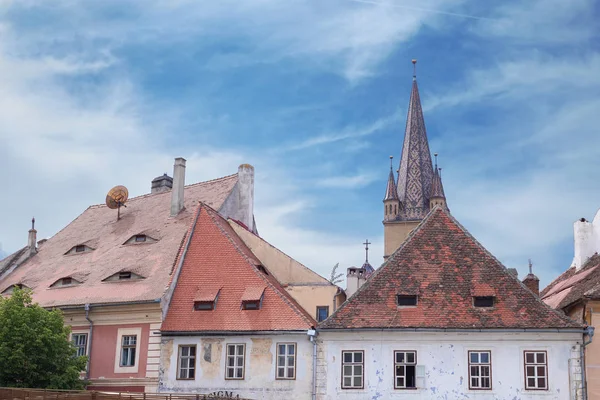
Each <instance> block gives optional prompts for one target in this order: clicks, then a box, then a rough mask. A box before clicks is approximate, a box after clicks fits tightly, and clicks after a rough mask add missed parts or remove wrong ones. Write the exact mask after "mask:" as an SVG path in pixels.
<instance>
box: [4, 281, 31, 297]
mask: <svg viewBox="0 0 600 400" xmlns="http://www.w3.org/2000/svg"><path fill="white" fill-rule="evenodd" d="M15 288H19V289H29V288H28V287H27V286H25V285H23V284H22V283H16V284H14V285H10V286H9V287H7V288H6V289H4V290H3V291H2V293H0V295H2V296H10V295H11V294H12V293H13V291H14V290H15Z"/></svg>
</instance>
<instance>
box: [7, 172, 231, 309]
mask: <svg viewBox="0 0 600 400" xmlns="http://www.w3.org/2000/svg"><path fill="white" fill-rule="evenodd" d="M236 183H237V174H234V175H230V176H226V177H223V178H219V179H215V180H211V181H207V182H200V183H196V184H192V185H188V186H186V187H185V197H184V198H185V207H186V208H185V209H184V210H183V211H182V212H180V213H179V215H178V216H176V217H171V216H170V203H171V192H164V193H158V194H146V195H143V196H139V197H134V198H131V199H129V201H128V202H127V207H126V208H122V209H121V219H120V220H119V221H117V218H116V211H115V210H111V209H109V208H108V207H106V206H105V205H94V206H90V207H89V208H88V209H87V210H85V211H84V212H83V213H82V214H81V215H79V216H78V217H77V218H76V219H75V220H74V221H72V222H71V223H70V224H69V225H67V226H66V227H64V228H63V229H62V230H61V231H59V232H58V233H57V234H56V235H54V236H53V237H51V238H50V239H48V241H47V242H46V243H44V245H43V246H41V247H40V248H39V250H38V253H37V254H36V255H34V256H32V257H31V258H29V259H28V260H27V261H26V262H25V263H23V264H22V265H21V266H19V267H18V268H16V269H15V270H14V271H13V272H12V273H10V274H9V275H7V276H6V277H5V278H4V279H2V280H1V281H0V292H1V291H3V290H4V289H5V288H7V287H9V286H11V285H13V284H18V283H22V284H24V285H26V286H27V287H30V288H32V289H33V298H34V300H35V301H36V302H38V303H40V305H42V306H45V307H51V306H69V305H82V304H86V303H90V304H93V303H116V302H128V301H155V300H158V299H160V298H161V296H162V295H163V293H164V291H165V289H166V287H167V285H168V283H169V281H170V275H171V272H172V268H173V265H174V263H175V260H176V257H177V255H178V253H179V249H180V247H181V245H182V243H183V240H184V238H185V236H186V234H187V231H188V229H189V227H190V224H191V222H192V219H193V216H194V214H195V211H196V209H197V206H198V202H199V201H204V202H206V203H207V204H209V205H211V206H213V207H215V208H217V209H218V208H219V207H221V205H222V204H223V202H224V201H225V200H226V199H227V197H228V196H229V194H230V193H231V192H232V190H233V188H234V186H235V185H236ZM146 232H152V235H151V236H152V237H153V238H155V239H158V240H157V241H156V242H154V243H140V244H132V245H123V243H125V241H126V240H127V239H129V238H131V237H132V236H133V235H136V234H140V233H146ZM83 243H86V244H87V243H89V244H88V246H89V247H92V248H94V249H95V250H93V251H89V252H84V253H80V254H72V255H65V253H66V252H67V251H68V250H69V249H71V248H72V247H73V246H76V245H78V244H83ZM125 269H126V270H128V271H132V272H135V273H136V274H139V275H141V276H143V277H145V278H146V279H140V280H132V281H130V282H118V285H119V286H118V290H111V288H114V286H112V285H115V282H103V280H104V279H105V278H107V277H109V276H111V275H112V274H114V273H117V272H119V271H122V270H125ZM66 276H72V277H74V278H75V277H81V276H84V277H85V278H84V279H83V283H82V284H80V285H75V286H72V287H64V288H55V289H48V288H49V286H50V285H51V284H52V283H54V282H55V281H56V280H57V279H60V278H62V277H66Z"/></svg>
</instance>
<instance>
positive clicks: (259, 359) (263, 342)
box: [250, 338, 273, 375]
mask: <svg viewBox="0 0 600 400" xmlns="http://www.w3.org/2000/svg"><path fill="white" fill-rule="evenodd" d="M250 340H251V341H252V349H251V350H250V363H251V365H252V367H253V369H254V368H255V369H256V372H255V373H256V374H258V375H262V374H270V372H271V366H272V365H273V354H272V353H271V345H272V344H273V340H272V339H269V338H267V339H265V338H250Z"/></svg>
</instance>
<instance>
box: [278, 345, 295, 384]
mask: <svg viewBox="0 0 600 400" xmlns="http://www.w3.org/2000/svg"><path fill="white" fill-rule="evenodd" d="M276 345H277V359H276V360H277V361H276V365H275V379H277V380H294V379H296V360H297V358H298V357H297V356H296V354H297V352H298V344H297V343H290V342H285V343H276ZM280 346H284V353H283V354H282V353H281V347H280ZM291 346H294V351H293V352H292V353H290V347H291ZM290 358H291V362H290ZM282 359H283V364H282V363H281V360H282ZM290 369H291V370H292V374H291V375H290V373H289V372H290ZM280 371H283V376H280V375H279V372H280Z"/></svg>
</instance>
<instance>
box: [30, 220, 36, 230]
mask: <svg viewBox="0 0 600 400" xmlns="http://www.w3.org/2000/svg"><path fill="white" fill-rule="evenodd" d="M34 229H35V217H33V218H31V230H34Z"/></svg>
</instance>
